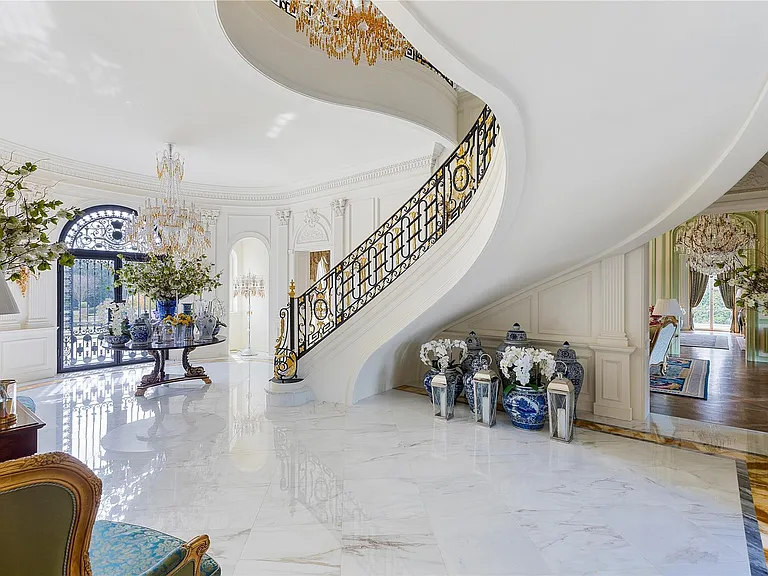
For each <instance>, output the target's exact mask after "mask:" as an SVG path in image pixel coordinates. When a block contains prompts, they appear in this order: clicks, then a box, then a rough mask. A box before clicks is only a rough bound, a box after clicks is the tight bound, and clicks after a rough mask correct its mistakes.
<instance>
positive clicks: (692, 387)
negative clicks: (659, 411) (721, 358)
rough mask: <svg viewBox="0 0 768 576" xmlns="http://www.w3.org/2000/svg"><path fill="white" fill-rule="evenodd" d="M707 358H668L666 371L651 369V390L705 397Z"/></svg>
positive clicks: (707, 380)
mask: <svg viewBox="0 0 768 576" xmlns="http://www.w3.org/2000/svg"><path fill="white" fill-rule="evenodd" d="M708 383H709V360H698V359H694V358H668V359H667V373H666V375H665V376H662V375H661V374H659V373H658V372H656V373H654V371H651V392H659V393H661V394H674V395H675V396H686V397H688V398H698V399H700V400H706V399H707V384H708Z"/></svg>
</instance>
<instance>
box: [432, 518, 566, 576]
mask: <svg viewBox="0 0 768 576" xmlns="http://www.w3.org/2000/svg"><path fill="white" fill-rule="evenodd" d="M433 528H434V530H435V537H436V539H437V543H438V545H439V546H440V551H441V552H442V555H443V561H444V562H445V565H446V567H447V569H448V573H449V574H452V575H453V574H463V575H467V576H478V575H480V574H482V575H487V576H491V575H504V576H513V575H519V576H539V575H546V574H554V571H553V570H552V568H551V567H550V566H549V564H548V563H547V562H546V560H545V559H544V556H543V555H542V554H541V553H540V552H539V550H538V549H537V548H536V545H535V544H534V543H533V541H532V540H531V539H530V538H529V537H528V536H527V534H526V533H525V531H524V530H523V529H522V528H521V527H520V525H519V524H518V523H517V522H516V520H515V519H514V517H513V516H512V515H511V514H498V515H496V516H470V517H466V516H465V517H459V516H456V517H450V518H441V519H440V520H439V521H436V522H435V523H434V525H433Z"/></svg>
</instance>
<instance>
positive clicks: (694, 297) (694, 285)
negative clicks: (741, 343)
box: [685, 270, 709, 330]
mask: <svg viewBox="0 0 768 576" xmlns="http://www.w3.org/2000/svg"><path fill="white" fill-rule="evenodd" d="M688 273H689V280H690V281H689V283H688V286H689V287H690V288H689V293H688V296H689V298H688V314H687V315H686V320H685V324H686V329H687V330H693V309H694V308H696V306H698V305H699V304H701V301H702V300H703V299H704V294H705V293H706V292H707V284H708V283H709V276H707V275H706V274H702V273H701V272H698V271H697V270H689V271H688Z"/></svg>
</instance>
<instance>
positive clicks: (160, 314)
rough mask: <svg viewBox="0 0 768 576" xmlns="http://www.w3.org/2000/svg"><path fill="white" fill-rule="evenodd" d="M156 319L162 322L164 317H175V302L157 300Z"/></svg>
mask: <svg viewBox="0 0 768 576" xmlns="http://www.w3.org/2000/svg"><path fill="white" fill-rule="evenodd" d="M155 311H156V314H157V319H158V320H162V319H163V318H165V317H166V316H175V315H176V300H157V301H156V302H155Z"/></svg>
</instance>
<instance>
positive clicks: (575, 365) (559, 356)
mask: <svg viewBox="0 0 768 576" xmlns="http://www.w3.org/2000/svg"><path fill="white" fill-rule="evenodd" d="M555 362H562V363H563V364H565V366H566V370H565V373H564V374H563V376H565V377H566V378H568V380H570V381H571V382H572V383H573V395H574V399H573V407H574V411H573V413H574V415H575V414H576V410H575V408H576V405H577V403H578V401H579V394H580V393H581V387H582V385H583V384H584V366H582V365H581V364H580V363H579V361H578V360H577V359H576V350H574V349H573V348H571V345H570V344H568V341H567V340H566V341H565V342H563V346H562V348H560V349H559V350H558V351H557V352H556V353H555ZM558 366H562V365H561V364H558Z"/></svg>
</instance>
